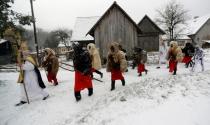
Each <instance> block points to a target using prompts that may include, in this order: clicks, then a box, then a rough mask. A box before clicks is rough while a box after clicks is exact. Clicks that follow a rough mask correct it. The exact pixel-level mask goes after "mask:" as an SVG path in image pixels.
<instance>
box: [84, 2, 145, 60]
mask: <svg viewBox="0 0 210 125" xmlns="http://www.w3.org/2000/svg"><path fill="white" fill-rule="evenodd" d="M139 33H141V30H140V29H139V27H138V25H137V24H136V23H135V22H134V21H133V20H132V19H131V17H130V16H129V15H128V14H127V13H126V12H125V11H124V10H123V9H122V8H121V7H120V6H119V5H118V4H117V3H116V2H114V3H113V4H112V5H111V6H110V7H109V9H108V10H107V11H106V12H105V13H104V14H103V15H102V16H101V18H100V19H99V20H98V21H97V22H96V23H95V25H94V26H93V27H92V28H91V29H90V30H89V32H88V33H87V34H90V35H91V36H93V37H94V38H95V44H96V46H97V47H98V48H99V51H100V55H101V57H102V58H105V57H106V56H107V53H108V47H109V45H110V42H113V41H115V42H118V43H120V44H121V45H122V47H123V48H124V49H126V51H127V55H128V56H130V55H131V54H132V52H133V51H132V50H133V48H134V47H136V46H137V45H138V43H137V42H138V34H139Z"/></svg>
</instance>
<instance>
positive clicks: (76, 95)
mask: <svg viewBox="0 0 210 125" xmlns="http://www.w3.org/2000/svg"><path fill="white" fill-rule="evenodd" d="M74 96H75V98H76V101H80V100H81V98H82V97H81V94H80V91H78V92H74Z"/></svg>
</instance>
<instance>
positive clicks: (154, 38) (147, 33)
mask: <svg viewBox="0 0 210 125" xmlns="http://www.w3.org/2000/svg"><path fill="white" fill-rule="evenodd" d="M138 27H139V28H140V29H141V31H142V33H141V34H138V46H140V47H142V48H143V49H145V50H146V51H148V52H151V51H159V39H160V38H159V37H161V35H163V34H165V32H164V31H163V30H162V29H160V28H159V27H158V26H157V25H156V24H155V23H154V22H153V21H152V20H151V19H150V18H149V17H148V16H147V15H145V16H144V17H143V18H142V19H141V21H140V22H139V23H138Z"/></svg>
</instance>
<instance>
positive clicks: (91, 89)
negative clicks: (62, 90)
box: [88, 88, 93, 96]
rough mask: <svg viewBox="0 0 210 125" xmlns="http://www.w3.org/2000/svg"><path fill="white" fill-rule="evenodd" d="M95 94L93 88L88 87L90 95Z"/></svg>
mask: <svg viewBox="0 0 210 125" xmlns="http://www.w3.org/2000/svg"><path fill="white" fill-rule="evenodd" d="M91 95H93V88H88V96H91Z"/></svg>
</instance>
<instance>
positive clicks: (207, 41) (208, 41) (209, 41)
mask: <svg viewBox="0 0 210 125" xmlns="http://www.w3.org/2000/svg"><path fill="white" fill-rule="evenodd" d="M202 41H203V42H206V43H210V40H202Z"/></svg>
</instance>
